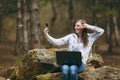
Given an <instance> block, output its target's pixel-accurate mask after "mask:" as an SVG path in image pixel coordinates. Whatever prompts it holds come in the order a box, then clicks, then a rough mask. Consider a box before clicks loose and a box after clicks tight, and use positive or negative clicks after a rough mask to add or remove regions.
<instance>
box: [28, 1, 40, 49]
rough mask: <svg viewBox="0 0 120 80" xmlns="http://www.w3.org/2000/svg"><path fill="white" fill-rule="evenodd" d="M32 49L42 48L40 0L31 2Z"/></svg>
mask: <svg viewBox="0 0 120 80" xmlns="http://www.w3.org/2000/svg"><path fill="white" fill-rule="evenodd" d="M30 36H31V41H30V44H31V45H30V47H31V49H34V48H40V22H39V0H30Z"/></svg>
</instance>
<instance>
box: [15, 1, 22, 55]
mask: <svg viewBox="0 0 120 80" xmlns="http://www.w3.org/2000/svg"><path fill="white" fill-rule="evenodd" d="M21 8H22V7H21V0H17V10H18V11H17V26H16V43H15V55H17V54H19V48H20V39H21V35H20V34H22V33H21V28H22V27H23V24H22V13H21V10H22V9H21Z"/></svg>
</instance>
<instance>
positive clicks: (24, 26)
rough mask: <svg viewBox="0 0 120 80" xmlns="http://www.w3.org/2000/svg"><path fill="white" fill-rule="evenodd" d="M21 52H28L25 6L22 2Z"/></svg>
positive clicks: (24, 2) (24, 0) (24, 1)
mask: <svg viewBox="0 0 120 80" xmlns="http://www.w3.org/2000/svg"><path fill="white" fill-rule="evenodd" d="M23 50H24V52H27V51H28V29H27V4H26V0H23Z"/></svg>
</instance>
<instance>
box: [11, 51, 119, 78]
mask: <svg viewBox="0 0 120 80" xmlns="http://www.w3.org/2000/svg"><path fill="white" fill-rule="evenodd" d="M56 50H65V49H33V50H30V51H28V53H27V54H26V55H25V57H24V58H23V59H22V63H21V64H20V65H19V66H17V68H14V71H13V72H12V73H11V75H10V76H9V78H10V79H11V80H61V71H60V66H58V65H57V64H56V59H55V51H56ZM103 63H104V62H103V59H102V57H101V56H100V55H99V54H96V53H93V54H92V57H89V60H88V63H87V67H86V70H85V71H84V72H82V73H80V74H79V80H120V77H119V75H120V69H118V68H114V67H110V66H103Z"/></svg>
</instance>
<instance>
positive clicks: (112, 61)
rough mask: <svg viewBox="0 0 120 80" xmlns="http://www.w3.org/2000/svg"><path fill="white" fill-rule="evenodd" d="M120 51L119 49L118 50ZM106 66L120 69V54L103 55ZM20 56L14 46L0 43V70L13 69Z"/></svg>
mask: <svg viewBox="0 0 120 80" xmlns="http://www.w3.org/2000/svg"><path fill="white" fill-rule="evenodd" d="M118 49H119V48H118ZM101 56H102V58H103V60H104V65H107V66H112V67H117V68H120V52H114V53H113V54H112V55H110V54H109V53H107V52H105V51H104V52H102V54H101ZM19 58H20V56H15V55H14V44H12V43H8V42H5V43H0V70H1V69H4V68H9V67H12V66H13V65H14V64H15V62H16V61H17V60H18V59H19Z"/></svg>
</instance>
